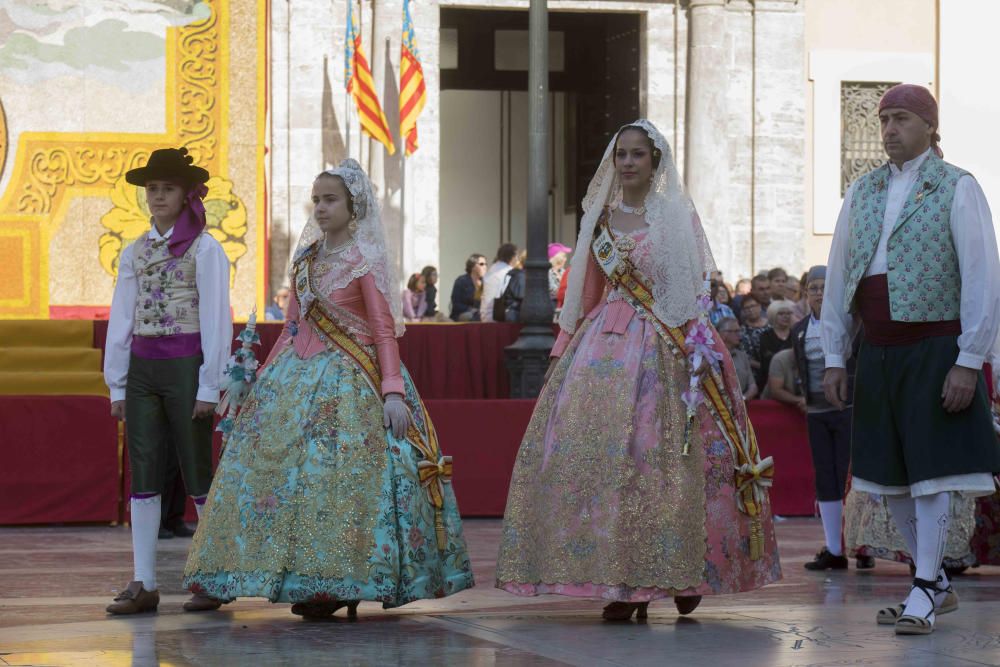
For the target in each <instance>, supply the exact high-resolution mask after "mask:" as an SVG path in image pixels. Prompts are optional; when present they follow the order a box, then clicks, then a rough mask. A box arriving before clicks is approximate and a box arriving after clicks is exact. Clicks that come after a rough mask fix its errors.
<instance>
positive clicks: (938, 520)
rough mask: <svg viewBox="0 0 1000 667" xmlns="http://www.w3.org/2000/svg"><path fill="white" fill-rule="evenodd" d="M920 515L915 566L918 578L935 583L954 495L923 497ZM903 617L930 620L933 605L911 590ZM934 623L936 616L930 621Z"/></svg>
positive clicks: (918, 502)
mask: <svg viewBox="0 0 1000 667" xmlns="http://www.w3.org/2000/svg"><path fill="white" fill-rule="evenodd" d="M914 504H915V505H916V514H917V552H916V553H915V554H914V559H913V560H914V563H915V564H916V566H917V578H918V579H926V580H928V581H934V580H935V579H937V574H938V570H939V569H940V568H941V559H942V558H944V546H945V542H946V541H947V539H948V520H949V519H950V518H951V494H950V493H947V492H943V493H935V494H932V495H929V496H920V497H919V498H915V499H914ZM904 604H905V605H906V610H905V612H904V613H906V614H911V615H913V616H927V614H928V612H931V611H932V609H933V605H932V603H931V602H930V601H929V600H928V599H927V596H926V595H924V594H923V592H921V591H919V590H917V589H911V590H910V595H909V596H908V597H907V598H906V602H905V603H904ZM929 619H930V621H931V622H932V623H933V622H934V615H933V614H931V615H930V617H929Z"/></svg>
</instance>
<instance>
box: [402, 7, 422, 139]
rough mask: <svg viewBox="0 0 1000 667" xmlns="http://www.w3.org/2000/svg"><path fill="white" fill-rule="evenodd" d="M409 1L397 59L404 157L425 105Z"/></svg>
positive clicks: (404, 11) (404, 9)
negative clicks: (404, 146) (404, 148)
mask: <svg viewBox="0 0 1000 667" xmlns="http://www.w3.org/2000/svg"><path fill="white" fill-rule="evenodd" d="M413 33H414V30H413V19H412V17H410V0H403V39H402V41H401V42H400V45H399V49H400V56H399V134H400V136H401V137H402V138H403V141H404V142H405V143H406V154H407V155H413V153H414V152H415V151H416V150H417V116H419V115H420V112H421V111H422V110H423V108H424V104H425V103H426V102H427V86H425V85H424V69H423V67H421V66H420V54H419V53H418V52H417V38H416V35H414V34H413Z"/></svg>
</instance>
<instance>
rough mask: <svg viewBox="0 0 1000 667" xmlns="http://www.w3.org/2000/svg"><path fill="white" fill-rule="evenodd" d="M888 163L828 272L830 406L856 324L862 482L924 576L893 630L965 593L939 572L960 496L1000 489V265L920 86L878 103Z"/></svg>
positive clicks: (853, 213)
mask: <svg viewBox="0 0 1000 667" xmlns="http://www.w3.org/2000/svg"><path fill="white" fill-rule="evenodd" d="M879 120H880V122H881V126H882V142H883V146H884V147H885V152H886V153H887V154H888V156H889V161H888V162H887V163H886V164H884V165H882V166H881V167H878V168H877V169H874V170H873V171H871V172H869V173H867V174H865V175H864V176H862V177H861V178H859V179H858V180H856V181H855V182H854V183H852V184H851V187H850V188H849V189H848V191H847V194H846V195H845V198H844V205H843V208H842V209H841V212H840V218H839V219H838V221H837V228H836V231H835V232H834V237H833V245H832V248H831V250H830V259H829V263H828V270H827V276H826V291H825V293H824V299H823V303H824V308H823V317H822V322H823V348H824V354H825V356H826V372H825V376H824V380H823V385H824V392H825V393H826V396H827V399H828V400H829V401H830V402H831V403H833V404H834V405H836V406H838V407H840V406H842V405H843V404H844V403H845V402H846V400H847V399H848V396H847V374H846V371H845V370H844V366H845V363H844V362H845V359H846V357H847V356H848V355H849V354H850V349H851V339H852V337H853V335H854V333H855V332H856V330H857V329H856V323H858V322H859V321H860V322H861V323H863V325H864V329H863V331H864V333H863V340H862V343H861V347H860V352H859V353H858V361H857V376H856V384H855V395H854V425H853V441H852V448H851V455H852V473H853V476H854V478H853V487H854V488H855V489H859V490H862V491H867V492H869V493H878V494H882V495H884V496H885V497H886V500H887V501H888V505H889V509H890V512H891V514H892V516H893V519H894V521H895V523H896V525H897V527H898V528H899V532H900V533H902V534H903V537H904V538H905V539H906V541H907V546H908V547H909V550H910V553H911V554H913V558H914V562H915V564H916V577H915V578H914V579H913V586H912V587H911V589H910V593H909V595H908V596H907V598H906V600H905V601H904V603H903V604H901V605H897V606H894V607H887V608H885V609H882V610H881V611H879V613H878V617H877V620H878V622H879V623H881V624H893V625H895V629H896V633H897V634H929V633H930V632H932V631H933V629H934V622H935V619H936V614H935V612H936V613H937V614H943V613H946V612H949V611H954V610H955V609H957V608H958V598H957V596H956V595H955V593H954V591H953V590H952V588H951V586H950V585H949V582H948V578H947V576H946V575H945V573H944V571H943V570H942V569H941V559H942V554H943V550H944V545H945V540H946V536H947V532H948V522H949V519H950V505H951V497H952V494H954V493H965V494H970V495H981V494H990V493H992V492H993V479H992V475H991V473H993V472H995V471H997V470H1000V446H998V443H997V439H996V437H995V435H994V434H993V429H992V426H991V423H990V422H991V420H990V412H989V404H988V401H987V395H986V385H985V381H984V378H983V373H982V366H983V361H984V359H985V358H986V356H987V355H988V354H989V352H990V350H991V348H992V346H993V341H994V340H995V339H996V336H997V331H998V328H1000V291H998V290H997V289H996V287H997V285H998V284H1000V257H998V253H997V241H996V236H995V233H994V230H993V221H992V218H991V215H990V209H989V206H988V205H987V203H986V198H985V196H984V195H983V191H982V189H981V188H980V187H979V184H978V183H977V182H976V180H975V178H973V177H972V175H971V174H969V173H968V172H967V171H964V170H963V169H960V168H959V167H956V166H954V165H951V164H948V163H947V162H945V161H944V160H943V159H942V157H943V155H942V152H941V148H940V146H939V145H938V144H939V142H940V140H941V137H940V135H939V134H938V109H937V102H936V101H935V100H934V97H933V96H932V95H931V93H930V92H929V91H928V90H927V89H926V88H923V87H921V86H914V85H908V84H903V85H899V86H895V87H893V88H890V89H889V90H888V91H887V92H886V94H885V95H884V96H883V98H882V100H881V103H880V104H879Z"/></svg>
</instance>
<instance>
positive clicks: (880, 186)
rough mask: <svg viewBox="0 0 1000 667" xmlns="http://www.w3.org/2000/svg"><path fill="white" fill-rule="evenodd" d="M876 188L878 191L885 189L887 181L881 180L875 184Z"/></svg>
mask: <svg viewBox="0 0 1000 667" xmlns="http://www.w3.org/2000/svg"><path fill="white" fill-rule="evenodd" d="M875 190H876V191H877V192H882V191H883V190H885V181H879V182H878V185H876V186H875Z"/></svg>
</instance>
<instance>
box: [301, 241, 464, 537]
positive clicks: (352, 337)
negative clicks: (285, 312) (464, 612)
mask: <svg viewBox="0 0 1000 667" xmlns="http://www.w3.org/2000/svg"><path fill="white" fill-rule="evenodd" d="M314 254H315V251H313V252H311V253H308V254H307V255H305V256H304V257H303V258H302V261H299V262H297V263H296V264H295V268H294V276H293V282H294V284H295V290H296V293H297V295H298V297H299V303H300V304H308V305H307V306H306V312H305V313H304V315H302V319H304V320H305V321H306V322H308V323H309V325H310V326H311V327H312V329H313V331H315V332H316V333H317V335H319V337H320V339H321V340H323V341H324V342H325V343H326V345H327V347H328V348H329V349H336V350H339V351H340V352H342V353H343V354H344V355H345V356H346V357H347V358H348V359H350V360H351V361H353V362H354V363H355V364H356V365H357V367H358V368H359V369H360V370H361V371H362V375H363V376H364V378H365V380H366V381H367V382H368V386H369V387H370V388H371V390H372V391H373V392H374V393H375V395H376V396H377V397H378V398H379V400H381V399H382V371H381V369H380V367H379V364H378V358H377V357H376V355H375V346H374V345H367V344H365V343H362V342H361V341H360V340H358V338H357V335H356V333H354V332H358V331H363V330H365V329H367V323H365V322H364V321H363V320H361V319H360V318H358V317H357V316H356V315H354V314H353V313H351V312H350V311H349V310H347V309H346V308H341V307H339V306H337V305H336V304H332V303H322V302H321V301H320V300H319V298H317V297H316V292H315V291H314V290H313V289H312V280H311V277H310V268H311V265H312V261H311V260H312V256H313V255H314ZM403 399H404V400H405V401H406V405H407V408H408V409H409V411H410V415H411V419H410V426H409V428H408V429H407V431H406V440H407V441H408V442H409V443H410V444H411V445H413V447H414V448H415V449H416V450H417V451H419V452H420V454H421V456H423V457H424V458H423V460H421V461H418V462H417V474H418V476H419V478H420V485H421V486H422V487H423V488H424V489H426V490H427V494H428V496H429V497H430V501H431V504H432V505H433V506H434V525H435V528H436V532H437V543H438V549H439V550H441V551H443V550H444V548H445V545H446V544H447V539H446V535H445V529H444V521H443V517H442V510H443V509H444V485H445V484H450V483H451V476H452V459H451V457H450V456H442V454H441V447H440V445H439V443H438V439H437V433H436V432H435V430H434V424H432V423H431V418H430V414H429V413H428V412H427V407H426V406H425V405H424V402H423V401H422V400H421V399H420V397H419V396H418V395H417V394H416V393H415V392H412V391H409V388H407V390H406V393H405V394H404V397H403Z"/></svg>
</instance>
